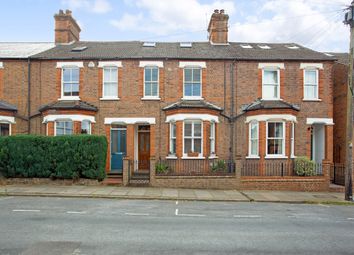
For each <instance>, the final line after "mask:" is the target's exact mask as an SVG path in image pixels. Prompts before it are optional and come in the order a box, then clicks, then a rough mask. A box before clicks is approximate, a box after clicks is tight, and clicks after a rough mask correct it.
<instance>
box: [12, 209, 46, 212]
mask: <svg viewBox="0 0 354 255" xmlns="http://www.w3.org/2000/svg"><path fill="white" fill-rule="evenodd" d="M12 211H13V212H40V211H41V210H32V209H28V210H27V209H15V210H12Z"/></svg>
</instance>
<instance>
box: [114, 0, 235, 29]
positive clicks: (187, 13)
mask: <svg viewBox="0 0 354 255" xmlns="http://www.w3.org/2000/svg"><path fill="white" fill-rule="evenodd" d="M135 7H137V8H138V9H139V10H141V11H140V12H139V13H138V14H127V13H126V14H124V15H123V16H122V17H121V18H120V19H119V20H113V21H111V24H112V25H114V26H115V27H117V28H118V29H120V30H124V29H125V28H126V27H129V28H130V30H133V31H147V32H151V33H153V34H154V35H165V34H174V33H176V32H181V31H195V30H206V27H207V23H208V22H209V18H210V14H211V13H212V12H213V10H214V9H225V10H226V11H227V13H228V14H232V13H234V11H235V5H234V3H233V1H231V0H224V1H221V0H217V1H214V2H212V3H211V4H201V3H199V1H198V0H169V1H161V0H138V1H136V2H135ZM142 13H144V15H143V14H142Z"/></svg>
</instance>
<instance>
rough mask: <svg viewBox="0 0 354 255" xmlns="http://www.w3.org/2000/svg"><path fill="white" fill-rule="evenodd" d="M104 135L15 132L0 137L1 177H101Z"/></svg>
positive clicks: (103, 167) (102, 175)
mask: <svg viewBox="0 0 354 255" xmlns="http://www.w3.org/2000/svg"><path fill="white" fill-rule="evenodd" d="M106 153H107V141H106V138H105V137H104V136H91V135H80V136H75V135H73V136H57V137H47V136H35V135H18V136H8V137H1V138H0V173H1V174H2V175H3V176H5V177H29V178H33V177H37V178H53V179H55V178H58V179H77V178H80V177H83V178H89V179H98V180H102V179H104V177H105V164H106Z"/></svg>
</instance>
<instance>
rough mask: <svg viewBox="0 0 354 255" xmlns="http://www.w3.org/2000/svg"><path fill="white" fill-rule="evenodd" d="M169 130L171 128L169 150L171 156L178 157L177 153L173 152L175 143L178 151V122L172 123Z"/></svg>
mask: <svg viewBox="0 0 354 255" xmlns="http://www.w3.org/2000/svg"><path fill="white" fill-rule="evenodd" d="M173 126H175V130H176V132H175V135H174V136H173ZM169 128H170V137H169V138H170V146H169V147H170V148H169V153H168V154H169V155H171V156H174V155H176V153H177V152H176V151H173V146H172V144H173V143H172V142H173V141H175V144H176V149H177V126H176V122H171V123H170V125H169Z"/></svg>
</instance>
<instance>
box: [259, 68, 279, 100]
mask: <svg viewBox="0 0 354 255" xmlns="http://www.w3.org/2000/svg"><path fill="white" fill-rule="evenodd" d="M265 71H276V72H277V76H278V84H277V97H273V98H267V97H264V95H265V93H264V91H265V86H264V72H265ZM262 99H263V100H280V69H279V68H273V67H267V68H263V69H262Z"/></svg>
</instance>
